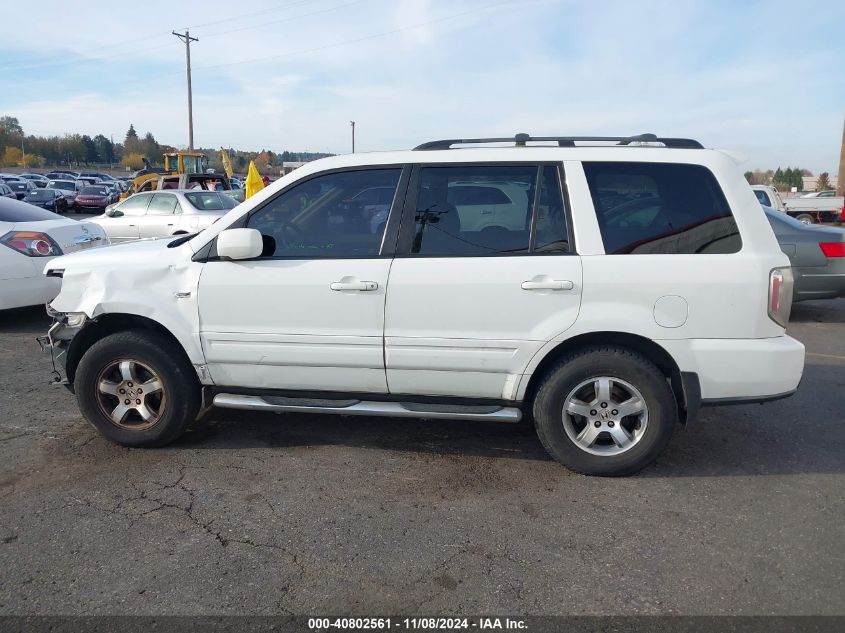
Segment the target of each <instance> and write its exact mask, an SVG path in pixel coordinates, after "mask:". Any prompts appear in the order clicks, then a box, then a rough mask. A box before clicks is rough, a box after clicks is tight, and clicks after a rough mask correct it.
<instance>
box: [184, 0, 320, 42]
mask: <svg viewBox="0 0 845 633" xmlns="http://www.w3.org/2000/svg"><path fill="white" fill-rule="evenodd" d="M313 2H314V0H299V1H298V2H292V3H290V4H286V5H284V6H281V7H273V8H272V9H264V10H263V11H254V12H251V13H248V14H247V15H238V16H235V17H231V18H224V19H222V20H214V21H213V22H203V23H202V24H193V25H191V26H190V27H189V28H192V29H201V28H202V27H204V26H213V25H214V24H223V23H224V22H234V21H236V20H244V19H246V18H254V17H255V16H257V15H265V14H267V13H275V12H276V11H283V10H286V9H290V8H291V7H296V6H299V5H300V4H309V3H312V4H313ZM203 37H208V36H207V35H203Z"/></svg>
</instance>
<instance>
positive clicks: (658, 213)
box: [42, 135, 804, 475]
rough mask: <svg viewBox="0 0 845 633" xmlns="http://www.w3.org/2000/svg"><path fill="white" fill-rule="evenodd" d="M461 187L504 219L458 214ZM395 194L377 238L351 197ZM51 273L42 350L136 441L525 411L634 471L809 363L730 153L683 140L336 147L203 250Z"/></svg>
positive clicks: (775, 257) (232, 215) (559, 449)
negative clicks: (264, 425) (300, 416)
mask: <svg viewBox="0 0 845 633" xmlns="http://www.w3.org/2000/svg"><path fill="white" fill-rule="evenodd" d="M609 140H610V141H611V142H614V143H616V144H615V145H612V146H609V145H608V141H609ZM507 141H510V143H511V146H509V147H502V146H501V145H502V144H503V143H505V142H507ZM467 144H472V145H475V146H474V147H466V145H467ZM485 144H486V145H487V146H485ZM458 185H459V186H460V187H469V186H472V187H478V188H480V189H489V190H490V191H498V192H499V193H503V194H505V195H506V196H507V198H508V199H509V200H510V203H508V202H506V201H505V200H503V199H501V196H498V195H497V194H493V195H494V196H495V198H496V199H497V200H496V201H495V208H494V209H490V208H489V207H485V204H487V203H483V204H467V201H466V200H463V201H462V202H463V203H462V204H461V206H463V207H464V209H465V211H464V213H462V211H461V209H460V208H459V207H458V206H457V203H458V202H460V201H455V198H454V190H455V187H456V186H458ZM385 187H387V188H389V189H390V190H392V191H393V196H388V199H390V209H389V213H388V215H387V218H386V222H385V223H384V224H383V225H378V226H379V227H380V228H378V230H376V231H375V232H374V231H373V230H372V227H373V224H372V222H371V220H372V218H371V217H369V215H368V214H367V213H365V212H363V207H364V206H366V205H362V204H357V203H353V202H352V201H355V200H356V196H358V195H359V194H360V193H361V192H364V191H368V190H373V189H379V188H385ZM517 191H520V192H524V195H523V194H519V195H517V193H516V192H517ZM506 192H511V193H512V194H513V195H511V193H506ZM478 193H479V195H480V194H481V192H480V191H479V192H478ZM484 193H485V196H486V195H487V194H488V193H489V191H485V192H484ZM468 207H471V208H473V211H472V212H469V211H467V210H466V209H467V208H468ZM485 209H487V210H490V211H491V213H489V214H487V213H485V212H484V211H485ZM465 215H466V219H467V224H466V225H465V223H464V221H465V217H464V216H465ZM488 215H489V216H492V217H495V223H491V224H484V223H483V222H481V219H482V218H484V217H486V216H488ZM47 274H49V275H54V276H62V277H63V282H62V291H61V293H60V294H59V296H58V297H57V298H56V299H55V300H54V301H53V302H52V304H51V307H50V310H51V312H52V314H53V315H54V316H55V318H56V323H55V324H54V325H53V327H52V328H51V330H50V332H49V334H48V336H47V337H44V338H43V339H42V342H43V343H44V344H45V347H46V348H48V349H50V350H51V351H52V352H53V353H54V354H56V355H57V357H58V358H59V359H61V361H62V363H64V369H65V372H66V377H67V381H66V382H67V384H68V386H69V387H70V388H72V389H73V390H74V391H75V393H76V396H77V400H78V403H79V406H80V409H81V411H82V413H83V414H84V416H85V417H86V418H87V419H88V420H89V421H90V422H91V423H92V424H93V425H94V426H95V427H96V428H97V429H99V430H100V432H101V433H102V434H103V435H105V436H106V437H108V438H109V439H111V440H113V441H116V442H119V443H121V444H124V445H128V446H158V445H162V444H166V443H167V442H170V441H172V440H174V439H175V438H177V437H178V436H179V435H181V433H182V432H183V431H184V430H185V428H186V427H187V425H188V424H190V423H191V422H193V421H194V419H195V418H196V417H197V414H198V412H199V411H200V410H201V409H202V408H203V407H204V406H206V405H211V404H214V405H216V406H218V407H228V408H234V409H246V410H253V411H272V412H322V413H334V414H342V415H366V416H392V417H416V418H459V419H473V420H488V421H501V422H518V421H519V420H520V419H527V420H532V421H533V424H534V425H535V427H536V430H537V433H538V435H539V437H540V440H541V441H542V443H543V445H544V446H545V447H546V449H547V450H548V452H549V454H550V455H552V456H553V457H554V458H555V459H557V460H558V461H559V462H561V463H562V464H564V465H566V466H568V467H570V468H572V469H574V470H576V471H579V472H583V473H589V474H600V475H622V474H628V473H632V472H635V471H637V470H639V469H641V468H643V467H645V466H646V465H647V464H649V463H650V462H652V461H653V460H654V459H655V458H656V457H657V456H658V455H659V454H660V453H661V451H662V450H663V449H664V448H665V447H666V445H667V443H668V441H669V438H670V437H671V435H672V432H673V429H674V428H675V426H676V424H677V423H679V422H680V423H684V424H691V423H692V421H693V419H694V418H695V417H696V413H697V411H698V409H699V408H700V407H701V406H708V405H719V404H729V403H747V402H760V401H766V400H773V399H777V398H783V397H786V396H788V395H790V394H792V393H793V392H794V391H795V390H796V389H797V388H798V384H799V381H800V380H801V375H802V372H803V368H804V346H803V345H802V344H801V343H799V342H798V341H795V340H794V339H792V338H790V337H789V336H787V335H786V333H785V328H786V324H787V322H788V319H789V313H790V308H791V305H792V288H793V281H792V272H791V269H790V267H789V260H788V259H787V257H786V255H784V253H783V252H781V250H780V247H779V246H778V243H777V241H776V239H775V236H774V234H773V233H772V229H771V227H770V226H769V223H768V221H767V220H766V216H765V215H764V214H763V212H762V211H761V209H760V205H759V204H758V203H757V199H756V198H755V196H754V194H753V193H752V192H751V189H750V188H749V186H748V184H747V183H746V181H745V179H744V177H743V175H742V172H741V171H740V169H739V168H738V167H737V165H736V163H735V162H734V161H733V159H732V158H731V157H730V156H729V155H727V154H725V153H722V152H719V151H714V150H707V149H703V148H702V146H701V145H700V144H699V143H698V142H696V141H692V140H688V139H676V138H666V139H660V138H657V137H655V136H654V135H641V136H636V137H620V138H615V139H607V138H595V139H590V138H583V137H582V138H574V137H552V138H539V139H532V138H531V137H528V136H527V135H517V137H515V138H510V139H502V138H499V139H481V140H474V141H454V140H446V141H434V142H431V143H426V144H424V145H421V146H419V147H418V148H417V149H416V150H413V151H401V152H387V153H378V154H361V153H357V154H352V155H348V156H335V157H331V158H326V159H322V160H317V161H314V162H310V163H308V164H306V165H305V166H303V167H301V168H300V169H297V170H296V171H294V172H292V173H291V174H288V175H287V176H285V177H283V178H281V179H280V180H278V181H277V182H275V183H273V184H272V185H270V186H269V187H267V188H265V189H264V190H262V191H260V192H259V193H257V194H256V195H255V196H252V197H251V198H249V199H248V200H247V201H246V202H245V203H243V204H241V205H240V206H238V207H237V208H236V209H233V210H232V211H230V212H229V213H228V214H227V215H226V216H224V217H223V218H222V219H221V220H220V221H219V222H216V223H215V224H213V225H212V226H210V227H209V228H208V229H206V230H205V231H203V232H202V233H200V234H198V235H196V236H190V235H185V236H182V237H179V238H174V239H168V240H155V241H143V242H136V243H133V244H125V245H120V246H117V247H113V248H109V249H103V250H101V251H100V252H92V253H86V254H81V255H75V256H72V257H66V258H59V259H56V260H54V261H52V262H50V264H49V265H48V266H47Z"/></svg>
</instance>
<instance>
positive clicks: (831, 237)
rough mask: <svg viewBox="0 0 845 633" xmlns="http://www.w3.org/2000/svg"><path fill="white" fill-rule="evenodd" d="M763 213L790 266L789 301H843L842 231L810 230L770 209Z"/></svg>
mask: <svg viewBox="0 0 845 633" xmlns="http://www.w3.org/2000/svg"><path fill="white" fill-rule="evenodd" d="M763 210H764V211H765V213H766V217H767V218H768V219H769V224H770V225H771V226H772V230H773V231H774V232H775V237H776V238H777V240H778V244H780V248H781V250H782V251H783V252H784V253H786V255H787V257H789V261H790V263H791V264H792V274H793V277H794V278H795V289H794V291H793V294H792V301H793V302H796V301H806V300H807V299H836V298H837V297H845V230H843V229H840V228H836V227H833V226H809V225H807V224H805V223H804V222H800V221H799V220H796V219H794V218H791V217H789V216H788V215H784V214H783V213H778V212H777V211H775V210H774V209H772V208H771V207H763Z"/></svg>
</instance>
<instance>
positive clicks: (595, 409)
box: [562, 376, 648, 456]
mask: <svg viewBox="0 0 845 633" xmlns="http://www.w3.org/2000/svg"><path fill="white" fill-rule="evenodd" d="M562 416H563V428H564V429H565V430H566V434H567V435H568V436H569V439H571V440H572V441H573V442H574V443H575V445H576V446H578V448H580V449H581V450H583V451H586V452H588V453H591V454H592V455H604V456H611V455H620V454H622V453H624V452H626V451H629V450H631V448H633V447H634V446H635V445H636V444H637V443H638V442H639V441H640V440H641V439H642V437H643V434H644V433H645V430H646V427H647V426H648V406H647V405H646V402H645V398H643V396H642V394H641V393H640V392H639V390H637V388H636V387H634V386H633V385H632V384H630V383H628V382H625V381H624V380H620V379H619V378H611V377H609V376H599V377H596V378H590V379H589V380H585V381H584V382H582V383H581V384H579V385H578V386H577V387H575V388H574V389H573V390H572V391H570V392H569V395H568V396H566V401H565V402H564V405H563V411H562Z"/></svg>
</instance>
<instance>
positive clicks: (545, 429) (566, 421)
mask: <svg viewBox="0 0 845 633" xmlns="http://www.w3.org/2000/svg"><path fill="white" fill-rule="evenodd" d="M533 413H534V423H535V426H536V429H537V435H538V436H539V438H540V441H541V442H542V444H543V446H544V447H545V448H546V450H547V451H548V452H549V454H550V455H551V456H552V457H554V458H555V459H556V460H557V461H559V462H560V463H562V464H563V465H564V466H566V467H568V468H570V469H571V470H574V471H577V472H580V473H584V474H588V475H606V476H619V475H628V474H632V473H635V472H637V471H639V470H641V469H643V468H645V467H646V466H648V465H649V464H650V463H651V462H653V461H654V460H655V459H656V458H657V456H658V455H659V454H660V452H661V451H662V450H663V449H664V448H665V447H666V444H667V443H668V442H669V439H670V438H671V436H672V431H673V429H674V426H675V422H676V421H677V417H678V414H677V407H676V404H675V399H674V397H673V394H672V390H671V389H670V388H669V385H668V383H667V381H666V377H665V376H664V375H663V374H662V373H661V371H660V370H659V369H658V368H657V367H656V366H655V365H654V364H653V363H651V362H650V361H649V360H648V359H646V358H644V357H642V356H640V355H639V354H636V353H634V352H632V351H630V350H626V349H623V348H617V347H591V348H585V349H582V350H577V351H575V352H573V353H571V354H570V355H568V356H567V357H565V358H563V359H562V360H561V362H560V363H558V365H557V366H556V367H554V368H553V369H552V370H551V371H550V372H549V373H548V374H547V376H546V377H545V378H544V379H543V381H542V383H541V384H540V386H539V387H538V389H537V394H536V396H535V399H534V406H533Z"/></svg>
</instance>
